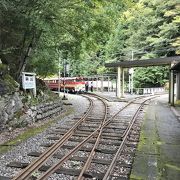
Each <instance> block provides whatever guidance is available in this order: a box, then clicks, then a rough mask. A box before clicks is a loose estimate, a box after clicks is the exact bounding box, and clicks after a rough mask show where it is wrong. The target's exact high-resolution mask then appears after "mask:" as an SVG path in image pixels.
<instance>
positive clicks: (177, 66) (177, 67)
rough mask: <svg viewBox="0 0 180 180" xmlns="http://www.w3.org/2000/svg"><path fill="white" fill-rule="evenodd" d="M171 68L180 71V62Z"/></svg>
mask: <svg viewBox="0 0 180 180" xmlns="http://www.w3.org/2000/svg"><path fill="white" fill-rule="evenodd" d="M171 70H176V71H180V62H178V63H177V64H175V65H174V66H172V67H171Z"/></svg>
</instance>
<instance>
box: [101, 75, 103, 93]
mask: <svg viewBox="0 0 180 180" xmlns="http://www.w3.org/2000/svg"><path fill="white" fill-rule="evenodd" d="M103 80H104V77H103V76H102V78H101V92H103V89H104V88H103Z"/></svg>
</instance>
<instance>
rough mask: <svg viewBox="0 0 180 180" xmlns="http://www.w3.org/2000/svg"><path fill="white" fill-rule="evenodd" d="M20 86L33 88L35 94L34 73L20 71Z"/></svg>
mask: <svg viewBox="0 0 180 180" xmlns="http://www.w3.org/2000/svg"><path fill="white" fill-rule="evenodd" d="M22 87H23V89H33V90H34V95H36V74H35V73H28V72H23V73H22Z"/></svg>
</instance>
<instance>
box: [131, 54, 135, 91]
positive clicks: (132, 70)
mask: <svg viewBox="0 0 180 180" xmlns="http://www.w3.org/2000/svg"><path fill="white" fill-rule="evenodd" d="M131 60H132V61H133V60H134V51H132V57H131ZM133 74H134V69H133V68H131V94H133V88H134V87H133V84H134V83H133Z"/></svg>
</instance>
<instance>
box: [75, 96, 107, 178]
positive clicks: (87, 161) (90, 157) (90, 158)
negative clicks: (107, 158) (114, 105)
mask: <svg viewBox="0 0 180 180" xmlns="http://www.w3.org/2000/svg"><path fill="white" fill-rule="evenodd" d="M98 98H99V99H101V98H100V97H98ZM101 101H102V102H103V103H104V105H105V115H104V119H103V121H102V124H101V125H100V127H99V128H100V131H99V134H98V136H97V138H96V142H95V144H94V146H93V148H92V150H91V152H90V154H89V156H88V159H87V160H86V163H85V164H84V166H83V168H82V170H81V172H80V174H79V176H78V180H83V179H84V177H83V174H84V172H85V171H86V170H87V169H88V168H89V166H90V164H91V162H92V159H93V157H94V155H95V149H96V148H97V147H98V145H99V142H100V138H101V135H102V132H103V125H104V123H105V122H106V120H107V104H106V102H105V101H104V100H102V99H101Z"/></svg>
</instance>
